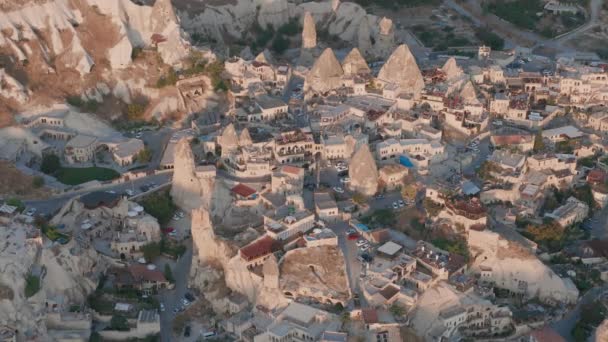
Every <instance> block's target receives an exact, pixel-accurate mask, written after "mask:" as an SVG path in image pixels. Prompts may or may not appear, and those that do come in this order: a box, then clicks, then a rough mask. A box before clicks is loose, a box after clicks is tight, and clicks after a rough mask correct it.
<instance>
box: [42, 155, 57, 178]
mask: <svg viewBox="0 0 608 342" xmlns="http://www.w3.org/2000/svg"><path fill="white" fill-rule="evenodd" d="M60 168H61V161H60V160H59V157H58V156H56V155H54V154H45V155H44V157H42V163H41V164H40V171H42V172H44V173H46V174H47V175H52V174H54V173H55V172H57V170H59V169H60Z"/></svg>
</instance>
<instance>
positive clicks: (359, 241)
mask: <svg viewBox="0 0 608 342" xmlns="http://www.w3.org/2000/svg"><path fill="white" fill-rule="evenodd" d="M366 243H367V241H365V240H364V239H359V240H357V247H361V246H363V245H365V244H366Z"/></svg>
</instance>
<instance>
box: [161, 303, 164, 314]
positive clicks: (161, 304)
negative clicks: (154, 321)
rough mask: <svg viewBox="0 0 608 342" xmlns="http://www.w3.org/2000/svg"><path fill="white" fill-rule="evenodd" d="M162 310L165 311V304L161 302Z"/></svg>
mask: <svg viewBox="0 0 608 342" xmlns="http://www.w3.org/2000/svg"><path fill="white" fill-rule="evenodd" d="M160 312H165V304H163V303H160Z"/></svg>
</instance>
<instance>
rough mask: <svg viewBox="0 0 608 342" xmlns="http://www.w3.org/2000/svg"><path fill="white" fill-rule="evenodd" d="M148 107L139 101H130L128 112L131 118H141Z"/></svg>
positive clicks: (128, 116)
mask: <svg viewBox="0 0 608 342" xmlns="http://www.w3.org/2000/svg"><path fill="white" fill-rule="evenodd" d="M145 110H146V107H145V106H144V105H142V104H139V103H130V104H128V105H127V109H126V114H127V118H128V119H129V120H140V119H141V117H142V115H143V114H144V111H145Z"/></svg>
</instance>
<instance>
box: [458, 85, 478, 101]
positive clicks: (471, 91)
mask: <svg viewBox="0 0 608 342" xmlns="http://www.w3.org/2000/svg"><path fill="white" fill-rule="evenodd" d="M460 97H462V99H463V100H464V102H465V103H467V104H479V99H477V92H476V91H475V87H474V86H473V83H471V81H467V82H466V83H465V84H464V86H463V87H462V90H460Z"/></svg>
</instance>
